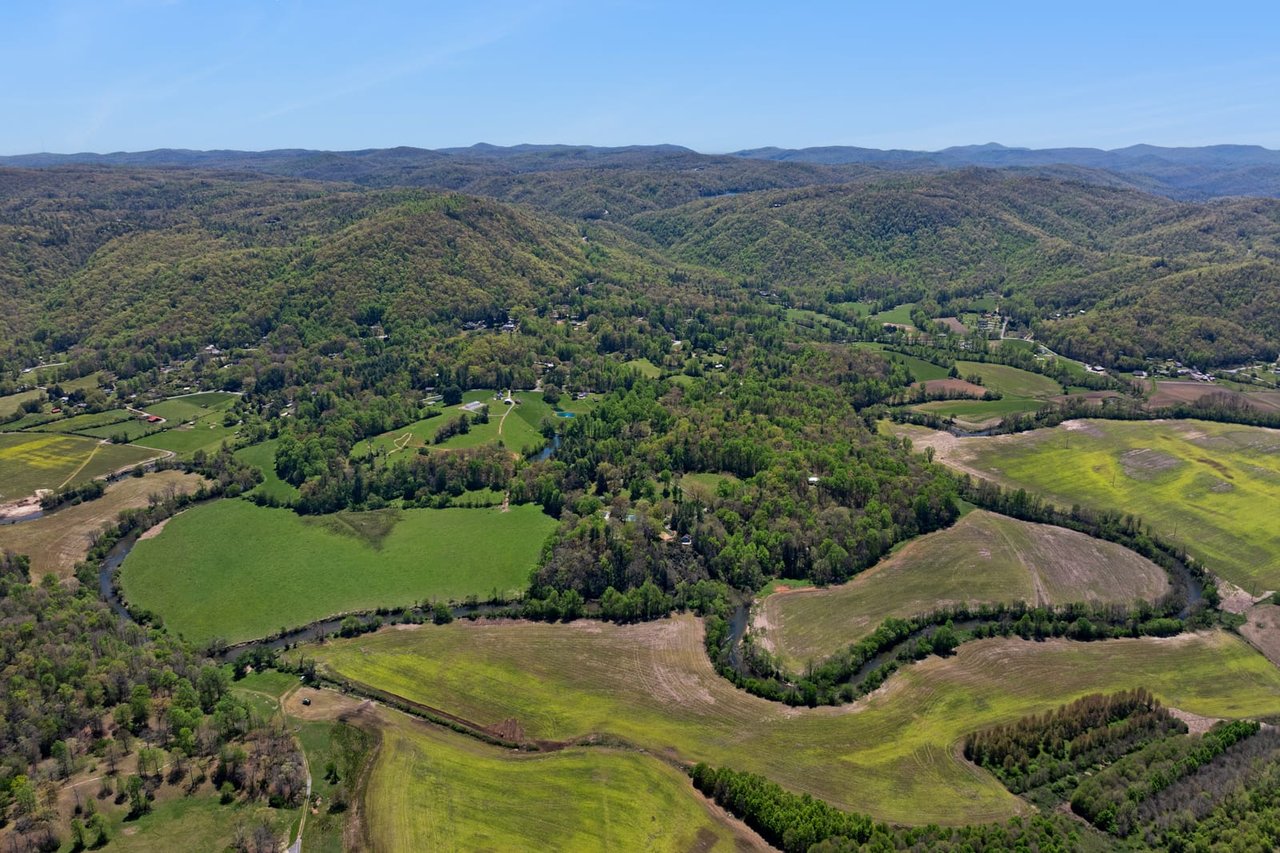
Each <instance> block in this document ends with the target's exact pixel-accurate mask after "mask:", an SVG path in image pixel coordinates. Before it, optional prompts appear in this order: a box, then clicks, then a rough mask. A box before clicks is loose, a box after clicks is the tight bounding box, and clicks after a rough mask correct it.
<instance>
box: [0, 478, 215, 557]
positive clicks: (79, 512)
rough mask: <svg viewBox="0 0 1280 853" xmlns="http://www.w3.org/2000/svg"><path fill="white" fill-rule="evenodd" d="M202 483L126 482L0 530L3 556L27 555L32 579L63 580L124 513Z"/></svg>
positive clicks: (188, 480) (193, 480) (185, 480)
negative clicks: (48, 575)
mask: <svg viewBox="0 0 1280 853" xmlns="http://www.w3.org/2000/svg"><path fill="white" fill-rule="evenodd" d="M202 479H203V478H202V477H200V476H199V475H197V474H187V473H185V472H182V471H157V472H156V473H154V474H147V475H146V476H144V477H125V478H124V479H123V480H118V481H116V482H114V483H112V484H111V485H110V486H108V487H107V491H106V493H105V494H104V495H103V496H102V497H100V498H97V499H96V500H92V501H87V502H85V503H81V504H76V505H75V506H69V507H64V508H61V509H58V510H56V511H54V512H52V513H49V514H47V515H45V516H43V517H42V518H37V519H35V520H33V521H23V522H20V523H18V524H6V525H0V551H3V550H9V551H14V552H16V553H18V554H26V555H27V556H29V557H30V558H31V577H32V579H33V580H37V579H39V578H40V577H41V576H43V575H44V574H45V573H46V572H52V573H53V574H55V575H57V576H58V577H59V578H66V577H70V576H71V572H72V570H73V569H74V568H75V565H76V563H78V562H80V561H81V560H83V559H84V558H85V555H86V554H88V553H89V548H91V547H92V545H93V539H94V537H95V536H96V535H97V534H98V533H101V532H102V529H103V528H104V527H107V526H109V525H111V524H113V523H114V522H115V519H116V516H118V515H119V514H120V512H121V511H122V510H125V509H132V508H135V507H145V506H146V505H147V500H148V497H149V496H150V495H153V494H161V495H163V494H166V493H168V492H169V491H171V490H172V491H173V492H175V493H179V494H189V493H191V492H194V491H195V490H196V488H197V487H198V486H199V485H200V481H201V480H202Z"/></svg>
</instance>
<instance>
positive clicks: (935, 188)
mask: <svg viewBox="0 0 1280 853" xmlns="http://www.w3.org/2000/svg"><path fill="white" fill-rule="evenodd" d="M628 224H629V225H630V226H631V227H633V228H635V229H636V230H638V231H641V232H643V233H645V234H647V235H649V236H650V237H651V238H652V239H653V240H654V241H655V243H656V244H657V245H658V246H660V247H661V248H662V249H663V250H664V251H666V252H668V253H670V254H671V255H673V256H674V257H676V258H678V259H679V260H682V261H685V262H688V263H696V264H702V265H705V266H708V267H714V268H716V269H721V270H724V271H726V272H728V273H730V274H733V275H737V276H740V277H742V278H743V279H744V280H746V281H747V282H749V283H751V284H753V285H756V286H759V287H761V288H767V289H774V290H777V291H780V292H783V293H785V294H786V295H787V296H788V297H789V298H790V299H791V300H792V302H793V304H800V305H808V306H810V307H821V306H822V304H823V302H824V301H825V302H838V301H840V300H843V299H848V300H854V299H861V300H872V301H875V300H896V301H897V302H899V303H901V302H908V301H922V302H925V303H926V307H925V310H926V313H929V314H930V315H931V316H941V315H945V314H946V313H948V309H947V307H946V306H947V305H948V303H950V302H951V301H952V300H954V299H956V298H958V297H970V296H976V295H979V294H981V293H983V292H996V293H1002V294H1003V295H1004V296H1005V297H1006V298H1005V300H1004V302H1003V305H1002V310H1004V312H1005V313H1007V314H1011V315H1012V316H1014V317H1015V319H1018V320H1020V321H1022V322H1025V323H1026V324H1027V325H1029V326H1033V327H1034V328H1035V329H1036V330H1037V334H1038V335H1039V336H1040V337H1043V338H1045V339H1047V340H1048V341H1050V342H1051V343H1052V344H1054V345H1057V346H1060V347H1061V348H1063V349H1065V350H1066V351H1067V352H1069V353H1071V354H1073V355H1076V356H1078V357H1081V358H1085V359H1089V360H1092V361H1103V362H1107V363H1111V362H1113V361H1114V360H1115V359H1116V358H1117V357H1119V356H1133V357H1150V356H1160V357H1182V358H1185V359H1188V360H1191V361H1201V362H1204V363H1229V362H1232V361H1239V360H1243V359H1245V358H1247V357H1249V356H1250V355H1252V354H1262V355H1266V356H1268V357H1272V358H1273V357H1274V352H1275V343H1274V341H1275V337H1276V333H1277V331H1280V309H1277V307H1276V305H1277V300H1276V298H1275V297H1276V295H1277V293H1278V292H1280V266H1278V262H1280V202H1276V201H1273V200H1269V199H1228V200H1222V201H1218V202H1213V203H1208V204H1189V203H1180V202H1175V201H1171V200H1169V199H1165V198H1162V197H1159V196H1153V195H1149V194H1145V193H1139V192H1136V191H1132V190H1124V189H1118V188H1108V187H1101V186H1097V185H1095V184H1086V183H1081V182H1079V181H1064V180H1059V179H1053V178H1046V177H1039V176H1031V175H1018V174H1011V173H1007V172H997V171H992V170H983V169H969V170H958V171H951V172H944V173H933V174H924V175H899V176H891V177H884V178H880V179H878V180H875V181H863V182H859V183H856V184H847V185H841V186H835V187H807V188H803V189H797V190H789V191H778V192H768V193H756V194H752V195H749V196H746V195H744V196H737V197H733V198H722V199H713V200H707V201H702V202H697V203H693V204H688V205H684V206H681V207H678V208H674V209H670V210H664V211H657V212H653V213H646V214H642V215H638V216H636V217H633V218H632V219H630V220H629V222H628ZM1080 312H1084V313H1083V314H1081V313H1080ZM1056 314H1061V315H1064V316H1065V315H1067V314H1071V315H1072V316H1071V317H1070V318H1069V319H1058V320H1055V319H1053V318H1054V315H1056Z"/></svg>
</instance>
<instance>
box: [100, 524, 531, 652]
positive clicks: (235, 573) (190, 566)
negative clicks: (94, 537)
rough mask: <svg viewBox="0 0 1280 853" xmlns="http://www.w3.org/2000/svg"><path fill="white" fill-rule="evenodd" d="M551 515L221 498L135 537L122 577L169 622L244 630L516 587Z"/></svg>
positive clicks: (190, 632)
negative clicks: (275, 504)
mask: <svg viewBox="0 0 1280 853" xmlns="http://www.w3.org/2000/svg"><path fill="white" fill-rule="evenodd" d="M554 527H555V522H554V521H553V520H552V519H551V518H549V517H548V516H546V515H544V514H542V512H540V511H539V510H538V508H537V507H534V506H517V507H512V508H511V510H510V511H509V512H505V513H504V512H501V511H499V510H496V509H476V510H464V509H446V510H427V509H414V510H379V511H376V512H363V513H349V512H343V513H336V514H334V515H328V516H310V517H301V516H298V515H296V514H294V513H293V512H292V511H290V510H287V509H273V508H267V507H259V506H256V505H254V504H252V503H249V502H248V501H240V500H223V501H217V502H214V503H210V504H205V505H203V506H198V507H195V508H193V509H190V510H187V511H186V512H183V513H181V514H179V515H178V516H176V517H174V518H173V519H172V520H171V521H170V522H169V523H168V524H167V525H166V526H165V528H164V530H163V531H162V532H161V533H160V535H159V536H156V537H155V538H152V539H147V540H144V541H141V542H139V543H138V544H137V545H136V546H135V547H134V549H133V552H132V553H131V554H130V555H129V557H128V558H127V559H126V560H125V563H124V566H123V567H122V569H121V576H120V582H121V585H122V588H123V590H124V594H125V597H126V599H127V600H128V601H129V602H130V603H131V604H134V605H136V606H139V607H143V608H145V609H147V610H151V611H153V612H156V613H159V614H160V615H161V616H162V617H164V621H165V624H166V626H167V627H169V628H170V629H171V630H172V631H174V632H176V633H179V634H182V635H184V636H186V637H187V638H188V639H190V640H196V641H203V640H208V639H210V638H213V637H220V638H223V639H225V640H228V641H230V642H239V641H241V640H248V639H253V638H255V637H263V636H266V635H268V634H272V633H274V632H276V631H278V630H279V629H280V628H282V627H294V626H299V625H305V624H307V623H309V622H313V621H315V620H318V619H323V618H325V617H326V616H331V615H333V614H336V613H342V612H346V611H351V610H371V609H373V608H376V607H389V606H394V605H405V604H412V603H413V602H415V601H422V600H427V599H437V598H438V599H463V598H465V597H466V596H468V595H480V596H487V595H489V594H490V593H491V592H494V591H497V592H498V593H510V592H513V591H516V590H519V589H522V588H523V587H524V586H525V585H526V584H527V583H528V579H529V572H530V570H531V569H532V568H533V567H534V564H535V563H536V562H537V559H538V553H539V551H540V550H541V548H542V543H543V541H544V540H545V539H546V538H547V536H548V535H549V534H550V533H551V530H552V529H553V528H554Z"/></svg>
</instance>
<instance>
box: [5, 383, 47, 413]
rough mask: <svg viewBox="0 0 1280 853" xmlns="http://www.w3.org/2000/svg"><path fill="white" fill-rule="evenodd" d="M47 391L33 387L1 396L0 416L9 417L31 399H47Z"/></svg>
mask: <svg viewBox="0 0 1280 853" xmlns="http://www.w3.org/2000/svg"><path fill="white" fill-rule="evenodd" d="M45 397H46V395H45V392H44V391H43V390H41V389H40V388H32V389H31V390H30V391H19V392H18V393H17V394H9V395H7V396H4V397H0V418H7V417H9V416H10V415H12V414H14V413H15V412H17V411H18V410H19V409H20V408H22V404H23V403H27V402H30V401H31V400H40V401H41V402H43V401H44V400H45Z"/></svg>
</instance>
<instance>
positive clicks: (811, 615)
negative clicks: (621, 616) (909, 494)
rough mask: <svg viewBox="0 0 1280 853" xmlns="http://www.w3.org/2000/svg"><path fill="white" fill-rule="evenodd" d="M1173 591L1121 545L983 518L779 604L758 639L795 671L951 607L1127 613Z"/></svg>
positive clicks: (765, 611)
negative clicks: (896, 624) (889, 622)
mask: <svg viewBox="0 0 1280 853" xmlns="http://www.w3.org/2000/svg"><path fill="white" fill-rule="evenodd" d="M1168 591H1169V581H1168V578H1167V576H1166V575H1165V573H1164V571H1163V570H1162V569H1161V568H1160V567H1159V566H1157V565H1156V564H1155V563H1152V562H1151V561H1150V560H1148V559H1146V558H1145V557H1142V556H1139V555H1138V554H1135V553H1134V552H1132V551H1130V550H1128V549H1127V548H1123V547H1121V546H1119V545H1116V544H1115V543H1112V542H1104V541H1102V540H1098V539H1094V538H1092V537H1090V536H1086V535H1084V534H1083V533H1076V532H1075V531H1072V530H1066V529H1064V528H1061V527H1054V526H1052V525H1047V524H1031V523H1028V522H1025V521H1018V520H1016V519H1012V518H1007V517H1005V516H1001V515H995V514H993V513H989V512H984V511H982V510H977V511H975V512H971V513H969V514H968V515H966V516H964V517H963V518H961V519H960V520H959V521H958V522H956V523H955V525H953V526H952V527H950V528H948V529H946V530H940V531H938V532H936V533H931V534H929V535H928V536H922V537H920V538H919V539H916V540H915V541H913V542H910V543H908V544H907V545H906V546H905V547H904V548H902V549H901V550H899V551H898V552H897V553H896V554H894V555H893V556H891V557H889V558H888V559H886V560H883V561H881V562H880V563H878V564H877V565H875V566H874V567H872V568H871V569H869V570H867V571H865V572H863V573H862V574H860V575H858V576H857V577H855V578H854V579H853V580H851V581H849V582H848V583H845V584H841V585H840V586H836V587H830V588H828V589H822V590H813V591H809V592H788V593H785V594H774V595H770V596H768V597H767V598H765V599H764V600H763V601H762V602H760V603H759V604H757V606H756V607H757V610H756V619H755V623H754V626H753V630H754V631H756V632H757V633H758V635H759V636H761V638H762V639H763V640H764V641H765V642H766V643H767V644H768V646H769V647H770V648H772V649H773V650H774V651H775V652H776V653H778V654H780V655H781V656H782V657H783V659H784V660H785V661H786V662H787V664H788V665H789V666H790V667H792V668H793V669H798V668H800V667H802V666H803V665H804V664H805V663H806V662H807V661H809V660H818V659H821V658H824V657H826V656H828V655H830V654H832V653H833V652H836V651H838V650H839V649H841V648H844V647H845V646H847V645H849V644H850V643H853V642H856V641H857V640H859V639H861V638H862V637H864V636H865V635H867V634H869V633H871V632H872V631H874V630H875V629H876V627H877V626H878V625H879V624H880V623H881V622H883V621H884V620H885V619H887V618H889V617H890V616H894V617H899V618H902V617H907V616H912V615H915V614H918V613H925V612H928V611H931V610H936V609H937V608H939V607H943V606H948V605H954V604H981V603H995V602H1005V603H1012V602H1014V601H1026V602H1029V603H1032V604H1066V603H1068V602H1073V601H1089V602H1103V603H1110V602H1115V603H1119V604H1126V605H1127V604H1130V603H1132V602H1134V601H1136V600H1138V599H1143V600H1147V601H1154V600H1156V599H1158V598H1159V597H1160V596H1162V595H1164V594H1165V593H1166V592H1168Z"/></svg>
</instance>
